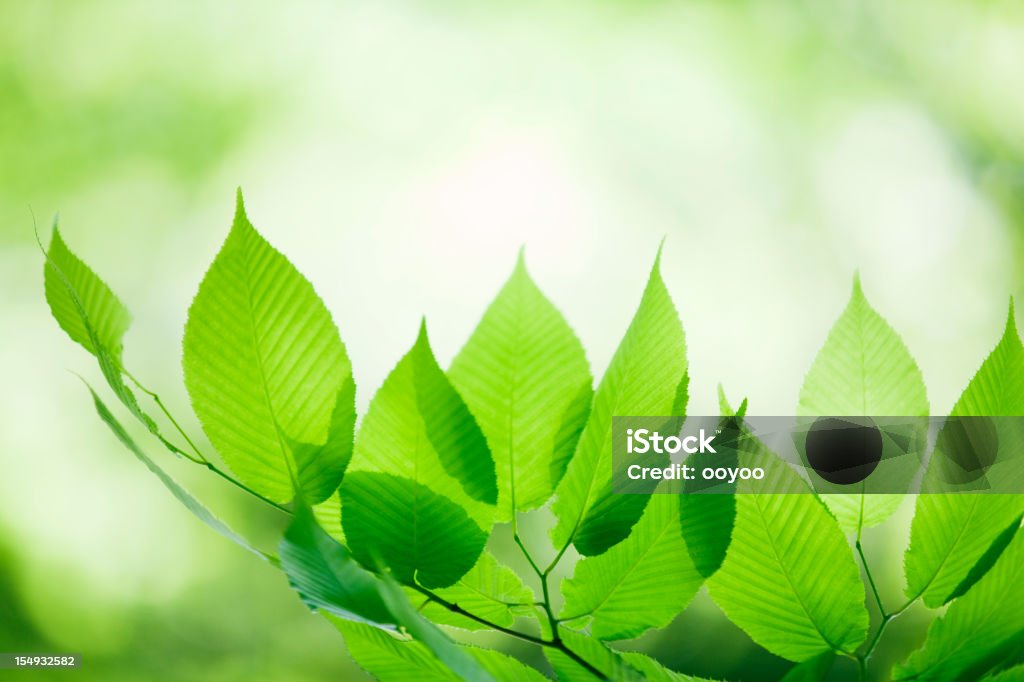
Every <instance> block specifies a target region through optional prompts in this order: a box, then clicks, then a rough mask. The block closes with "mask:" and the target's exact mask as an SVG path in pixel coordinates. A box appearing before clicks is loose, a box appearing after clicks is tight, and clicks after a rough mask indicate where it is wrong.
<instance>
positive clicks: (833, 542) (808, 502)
mask: <svg viewBox="0 0 1024 682" xmlns="http://www.w3.org/2000/svg"><path fill="white" fill-rule="evenodd" d="M774 457H775V455H774V454H773V453H771V452H769V451H768V450H767V449H766V448H765V447H764V445H763V444H762V443H761V442H760V441H758V440H757V439H755V438H753V437H747V438H744V439H742V440H741V453H740V464H741V466H746V467H751V468H753V467H756V466H761V467H765V468H767V467H768V466H770V465H771V458H774ZM772 470H773V471H775V472H777V474H776V478H775V479H774V480H773V481H771V490H772V491H773V492H772V493H771V494H769V493H765V492H763V490H764V489H765V487H766V483H765V482H764V481H757V480H754V479H750V480H747V481H740V482H739V483H738V484H737V485H738V486H739V488H738V491H737V495H736V523H735V527H734V529H733V535H732V543H731V544H730V545H729V550H728V552H727V554H726V557H725V562H724V563H723V564H722V567H721V568H720V569H719V570H718V572H717V573H715V575H714V576H712V577H711V579H710V580H709V581H708V588H709V590H710V592H711V597H712V598H713V599H714V600H715V603H717V604H718V606H719V607H720V608H721V609H722V610H723V611H724V612H725V614H726V615H727V616H728V617H729V620H731V621H732V622H733V623H735V624H736V625H738V626H739V627H740V628H741V629H742V630H743V631H744V632H746V633H747V634H748V635H750V637H751V639H753V640H754V641H755V642H757V643H758V644H760V645H761V646H763V647H764V648H766V649H768V650H769V651H771V652H772V653H774V654H776V655H777V656H781V657H783V658H786V659H789V660H791V661H797V662H799V661H804V660H807V659H809V658H813V657H815V656H817V655H819V654H822V653H824V652H826V651H829V650H831V651H846V652H852V651H854V650H855V649H856V648H857V647H858V646H860V644H861V643H862V642H863V641H864V639H865V637H866V635H867V628H868V612H867V609H866V608H865V605H864V598H865V594H864V586H863V584H862V583H861V580H860V571H859V569H858V568H857V564H856V562H855V561H854V558H853V552H852V551H851V550H850V546H849V545H848V544H847V542H846V538H845V537H844V535H843V533H842V531H841V530H840V529H839V526H838V525H837V524H836V522H835V519H833V518H832V516H831V515H830V514H829V512H828V510H827V509H826V507H825V506H824V504H822V502H821V500H819V499H818V498H817V497H816V496H815V495H813V494H811V493H810V491H809V490H808V488H807V484H806V483H805V482H804V481H803V480H802V479H801V478H800V477H799V476H798V475H797V474H796V473H795V472H793V471H792V470H790V469H788V468H785V467H773V468H772ZM780 476H782V477H784V478H780Z"/></svg>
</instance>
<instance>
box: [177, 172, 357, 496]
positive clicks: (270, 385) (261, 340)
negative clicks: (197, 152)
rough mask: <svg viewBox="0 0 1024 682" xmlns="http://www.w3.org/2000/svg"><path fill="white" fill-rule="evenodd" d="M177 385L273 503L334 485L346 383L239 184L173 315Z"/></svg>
mask: <svg viewBox="0 0 1024 682" xmlns="http://www.w3.org/2000/svg"><path fill="white" fill-rule="evenodd" d="M183 364H184V371H185V385H186V387H187V388H188V392H189V395H190V396H191V398H192V405H193V407H194V408H195V411H196V414H197V415H198V416H199V419H200V421H201V422H202V424H203V429H204V430H205V431H206V434H207V436H208V437H209V439H210V441H211V442H212V443H213V445H214V446H215V447H216V448H217V450H218V452H220V454H221V456H222V457H223V458H224V461H225V462H227V464H228V466H229V467H231V469H232V471H234V472H235V473H236V474H237V475H238V477H239V478H240V479H242V481H244V482H245V483H247V484H248V485H249V486H250V487H252V488H254V489H255V490H257V491H258V492H260V493H262V494H263V495H265V496H267V497H269V498H270V499H272V500H274V501H276V502H286V501H288V500H290V499H292V497H293V495H294V492H295V487H296V486H297V485H298V486H301V488H302V493H303V495H304V496H305V497H306V498H307V499H308V500H309V501H310V502H318V501H320V500H323V499H325V498H327V496H328V495H330V494H331V493H332V492H334V490H336V489H337V487H338V484H339V483H340V481H341V477H342V474H343V473H344V470H345V466H346V464H347V461H348V458H349V457H350V455H351V449H352V428H353V426H354V424H355V404H354V396H355V389H354V386H353V384H352V367H351V365H350V363H349V359H348V356H347V354H346V352H345V347H344V345H343V344H342V342H341V339H340V338H339V337H338V330H337V328H336V327H335V326H334V322H333V321H332V320H331V315H330V313H329V312H328V310H327V308H326V307H325V306H324V304H323V302H322V301H321V300H320V298H319V297H318V296H317V295H316V292H314V291H313V287H312V285H311V284H310V283H309V282H308V281H307V280H306V279H305V278H304V277H303V276H302V275H301V274H300V273H299V272H298V270H296V269H295V267H294V266H293V265H292V264H291V263H290V262H289V261H288V259H287V258H285V257H284V256H283V255H281V254H280V253H279V252H278V251H277V250H276V249H274V247H272V246H271V245H270V244H269V243H267V241H266V240H265V239H263V237H262V236H260V235H259V233H257V232H256V230H255V228H253V226H252V224H251V223H250V222H249V219H248V217H247V216H246V214H245V208H244V206H243V204H242V196H241V192H239V195H238V205H237V210H236V213H235V219H234V223H233V225H232V227H231V232H230V233H229V234H228V237H227V240H226V241H225V242H224V245H223V246H222V247H221V250H220V252H219V253H218V254H217V257H216V259H214V261H213V264H212V265H211V266H210V269H209V271H207V273H206V276H205V277H204V278H203V281H202V283H201V284H200V286H199V292H198V293H197V294H196V297H195V300H194V301H193V302H192V306H191V308H190V309H189V314H188V322H187V323H186V325H185V339H184V355H183Z"/></svg>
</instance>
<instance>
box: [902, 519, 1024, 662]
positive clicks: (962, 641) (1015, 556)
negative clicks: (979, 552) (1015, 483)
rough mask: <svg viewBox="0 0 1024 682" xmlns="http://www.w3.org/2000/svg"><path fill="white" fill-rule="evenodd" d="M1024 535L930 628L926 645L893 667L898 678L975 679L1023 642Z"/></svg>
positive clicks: (1014, 541)
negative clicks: (1023, 570) (1023, 576)
mask: <svg viewBox="0 0 1024 682" xmlns="http://www.w3.org/2000/svg"><path fill="white" fill-rule="evenodd" d="M1021 566H1024V534H1021V533H1018V534H1017V536H1016V537H1015V538H1014V540H1013V542H1011V543H1010V546H1009V547H1007V548H1006V551H1005V552H1003V554H1002V556H1001V557H1000V558H999V560H998V561H997V562H996V564H995V566H994V567H993V568H992V570H991V571H989V572H988V573H987V574H986V575H985V577H983V578H982V579H981V580H979V581H978V583H977V584H976V585H975V586H974V587H973V588H972V589H971V590H970V591H969V592H968V593H967V594H965V595H964V596H962V597H960V598H959V599H957V600H955V601H954V602H952V603H951V604H950V605H949V609H948V610H947V611H946V613H945V614H944V615H943V616H941V617H940V618H939V619H938V620H936V621H934V622H933V623H932V625H931V627H929V628H928V637H927V639H926V640H925V643H924V646H923V647H922V648H921V649H918V650H917V651H915V652H914V653H913V654H911V656H910V658H908V659H907V661H906V663H904V664H903V665H901V666H897V667H896V668H895V669H894V671H893V679H895V680H907V679H918V680H975V679H978V678H980V677H981V676H982V675H983V674H984V673H985V672H987V671H989V670H991V669H992V668H993V667H994V666H995V665H997V664H998V663H1000V662H1001V661H1002V660H1004V659H1005V658H1006V656H1007V655H1008V654H1010V653H1012V652H1013V650H1014V649H1016V648H1017V647H1019V646H1021V645H1022V644H1024V608H1021V605H1022V604H1024V580H1021Z"/></svg>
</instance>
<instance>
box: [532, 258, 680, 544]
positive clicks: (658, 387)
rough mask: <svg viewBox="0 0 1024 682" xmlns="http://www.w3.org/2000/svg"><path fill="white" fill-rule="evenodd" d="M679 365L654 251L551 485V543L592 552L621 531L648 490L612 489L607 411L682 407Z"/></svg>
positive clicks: (652, 412)
mask: <svg viewBox="0 0 1024 682" xmlns="http://www.w3.org/2000/svg"><path fill="white" fill-rule="evenodd" d="M686 370H687V364H686V339H685V336H684V334H683V327H682V324H681V323H680V321H679V315H678V314H677V313H676V308H675V305H673V303H672V299H671V297H670V296H669V293H668V290H667V289H666V288H665V283H664V282H663V281H662V278H661V252H660V251H659V253H658V258H657V259H656V260H655V262H654V267H653V268H652V270H651V276H650V279H649V280H648V282H647V287H646V289H645V290H644V294H643V298H642V299H641V301H640V306H639V308H638V309H637V311H636V314H635V315H634V317H633V321H632V322H631V323H630V325H629V328H628V329H627V330H626V334H625V336H624V337H623V339H622V342H621V343H620V344H619V347H618V350H616V351H615V355H614V357H612V361H611V363H610V365H609V366H608V370H607V371H606V372H605V375H604V378H603V379H602V380H601V384H600V385H599V386H598V388H597V392H596V393H595V395H594V404H593V408H592V409H591V413H590V417H589V418H588V420H587V425H586V427H584V429H583V434H582V435H581V436H580V442H579V445H578V446H577V448H576V453H575V455H574V456H573V458H572V460H571V461H570V462H569V466H568V468H567V469H566V473H565V476H564V477H563V478H562V481H561V483H559V485H558V488H557V490H556V494H557V498H556V500H555V503H554V506H553V510H554V512H555V515H556V516H557V518H558V522H557V525H556V526H555V528H554V530H553V531H552V540H553V542H554V544H555V546H556V547H559V548H561V547H563V546H565V545H566V544H568V543H569V542H572V543H574V544H575V546H576V549H577V550H578V551H579V552H580V553H581V554H583V555H586V556H592V555H596V554H600V553H602V552H604V551H605V550H607V549H608V548H609V547H611V546H613V545H615V544H617V543H619V542H621V541H622V540H624V539H625V538H626V537H627V536H628V535H629V533H630V530H631V529H632V527H633V525H634V524H635V523H636V522H637V521H638V520H639V519H640V516H641V515H642V514H643V510H644V506H645V505H646V503H647V499H648V498H647V496H645V495H614V494H613V493H612V485H611V457H612V454H611V448H612V443H611V432H612V417H613V416H627V415H642V416H662V415H682V414H683V411H684V409H685V405H686V386H687V374H686Z"/></svg>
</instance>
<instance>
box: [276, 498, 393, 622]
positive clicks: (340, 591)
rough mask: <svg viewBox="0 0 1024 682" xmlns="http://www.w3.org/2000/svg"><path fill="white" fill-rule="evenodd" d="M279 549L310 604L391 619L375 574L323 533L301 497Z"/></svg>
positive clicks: (363, 618)
mask: <svg viewBox="0 0 1024 682" xmlns="http://www.w3.org/2000/svg"><path fill="white" fill-rule="evenodd" d="M278 552H279V553H280V555H281V567H282V568H283V569H284V571H285V573H286V574H287V575H288V581H289V582H290V583H291V585H292V588H293V589H294V590H295V591H296V592H298V593H299V596H301V597H302V600H303V601H304V602H305V603H306V605H307V606H309V607H310V608H311V609H319V610H322V611H325V612H327V613H333V614H335V615H337V616H341V617H342V618H346V619H349V620H357V621H360V622H365V623H370V624H372V625H375V626H378V627H387V626H393V625H394V624H395V622H396V621H395V618H394V616H392V615H391V612H390V611H389V610H388V607H387V606H386V605H385V603H384V599H383V598H382V597H381V590H382V585H381V581H380V579H378V578H377V576H375V575H373V574H372V573H370V572H369V571H367V570H366V569H364V568H363V567H362V566H360V565H359V564H358V563H356V561H355V559H353V558H352V555H351V554H350V553H349V551H348V550H347V549H346V548H345V546H344V545H342V544H340V543H338V542H337V541H335V540H334V539H333V538H331V537H330V536H329V535H327V533H325V532H324V530H323V529H322V528H320V526H319V525H318V524H317V522H316V518H315V517H314V516H313V512H312V511H311V510H310V508H309V507H308V506H306V504H304V503H303V502H301V501H300V502H299V503H297V504H296V509H295V516H294V519H293V520H292V523H291V525H289V526H288V530H287V531H286V532H285V534H284V538H282V540H281V546H280V547H279V549H278Z"/></svg>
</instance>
